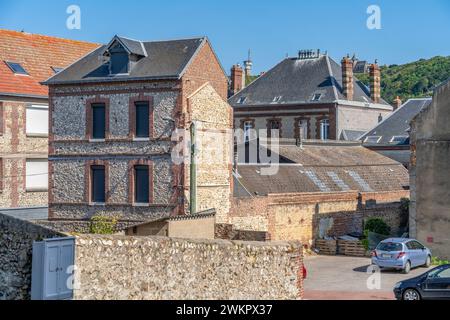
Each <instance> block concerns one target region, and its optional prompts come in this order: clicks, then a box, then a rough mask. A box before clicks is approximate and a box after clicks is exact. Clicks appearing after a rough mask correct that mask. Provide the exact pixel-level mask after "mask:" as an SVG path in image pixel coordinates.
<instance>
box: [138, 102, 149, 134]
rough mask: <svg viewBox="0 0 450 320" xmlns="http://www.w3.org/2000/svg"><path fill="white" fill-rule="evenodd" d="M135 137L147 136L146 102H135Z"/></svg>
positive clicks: (147, 106)
mask: <svg viewBox="0 0 450 320" xmlns="http://www.w3.org/2000/svg"><path fill="white" fill-rule="evenodd" d="M135 107H136V112H135V116H136V122H135V123H136V133H135V135H136V137H138V138H148V137H149V116H150V115H149V104H148V102H136V104H135Z"/></svg>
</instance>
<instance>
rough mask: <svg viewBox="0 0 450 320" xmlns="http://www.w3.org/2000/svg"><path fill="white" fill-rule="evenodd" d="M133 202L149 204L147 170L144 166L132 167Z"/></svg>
mask: <svg viewBox="0 0 450 320" xmlns="http://www.w3.org/2000/svg"><path fill="white" fill-rule="evenodd" d="M134 201H135V202H136V203H149V169H148V166H146V165H137V166H134Z"/></svg>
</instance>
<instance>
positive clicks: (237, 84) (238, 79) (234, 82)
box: [231, 64, 244, 95]
mask: <svg viewBox="0 0 450 320" xmlns="http://www.w3.org/2000/svg"><path fill="white" fill-rule="evenodd" d="M243 80H244V77H243V70H242V68H241V66H240V65H239V64H235V65H234V66H233V67H231V93H232V94H233V95H234V94H236V93H238V92H239V91H241V90H242V87H243Z"/></svg>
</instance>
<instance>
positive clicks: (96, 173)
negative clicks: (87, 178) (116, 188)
mask: <svg viewBox="0 0 450 320" xmlns="http://www.w3.org/2000/svg"><path fill="white" fill-rule="evenodd" d="M91 201H92V202H97V203H104V202H105V166H91Z"/></svg>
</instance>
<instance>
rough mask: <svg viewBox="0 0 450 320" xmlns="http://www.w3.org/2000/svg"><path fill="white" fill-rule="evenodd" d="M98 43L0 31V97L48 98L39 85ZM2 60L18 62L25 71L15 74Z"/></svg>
mask: <svg viewBox="0 0 450 320" xmlns="http://www.w3.org/2000/svg"><path fill="white" fill-rule="evenodd" d="M97 47H99V45H98V44H95V43H89V42H82V41H74V40H68V39H61V38H56V37H50V36H43V35H37V34H29V33H25V32H18V31H12V30H3V29H0V94H5V95H28V96H42V97H47V96H48V88H47V87H45V86H43V85H41V84H40V82H41V81H44V80H45V79H48V78H49V77H50V76H52V75H53V74H54V73H55V72H54V70H53V69H52V67H56V68H65V67H67V66H68V65H70V64H71V63H73V62H74V61H76V60H78V59H79V58H80V57H82V56H84V55H85V54H87V53H88V52H90V51H92V50H94V49H95V48H97ZM5 61H9V62H16V63H20V64H21V65H22V67H23V68H25V70H26V71H27V72H28V74H29V75H28V76H26V75H16V74H14V73H13V72H12V71H11V69H10V68H9V67H8V66H7V65H6V63H5Z"/></svg>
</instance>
